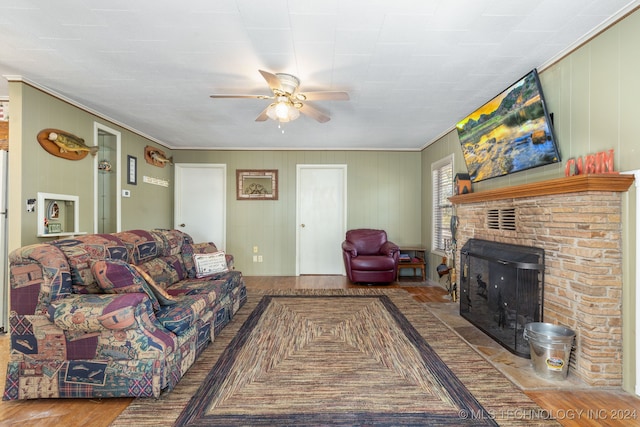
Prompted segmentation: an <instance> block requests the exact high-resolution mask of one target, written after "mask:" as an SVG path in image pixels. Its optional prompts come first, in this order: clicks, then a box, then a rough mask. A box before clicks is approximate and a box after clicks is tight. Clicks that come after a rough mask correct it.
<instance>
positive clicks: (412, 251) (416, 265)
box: [396, 246, 427, 282]
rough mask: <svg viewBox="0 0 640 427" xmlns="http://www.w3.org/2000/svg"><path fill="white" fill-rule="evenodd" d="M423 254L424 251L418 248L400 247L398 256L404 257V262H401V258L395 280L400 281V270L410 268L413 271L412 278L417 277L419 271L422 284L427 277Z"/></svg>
mask: <svg viewBox="0 0 640 427" xmlns="http://www.w3.org/2000/svg"><path fill="white" fill-rule="evenodd" d="M425 253H426V249H424V248H420V247H411V246H408V247H400V254H401V255H403V256H404V258H405V260H404V261H403V257H402V256H401V258H400V262H399V263H398V275H397V277H396V280H398V281H399V280H400V270H402V269H406V268H410V269H412V270H413V276H414V277H417V274H416V273H417V270H418V269H420V277H421V278H422V281H423V282H424V281H425V280H426V277H427V272H426V262H425V260H426V257H425Z"/></svg>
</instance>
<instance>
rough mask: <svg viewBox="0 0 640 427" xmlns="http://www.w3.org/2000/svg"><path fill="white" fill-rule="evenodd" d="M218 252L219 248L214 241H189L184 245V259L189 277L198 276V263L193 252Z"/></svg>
mask: <svg viewBox="0 0 640 427" xmlns="http://www.w3.org/2000/svg"><path fill="white" fill-rule="evenodd" d="M213 252H218V248H217V247H216V245H215V243H213V242H204V243H188V244H184V245H183V246H182V260H183V262H184V267H185V270H186V274H187V276H188V277H189V278H194V277H196V265H195V261H194V259H193V254H210V253H213Z"/></svg>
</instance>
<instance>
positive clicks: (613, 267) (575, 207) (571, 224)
mask: <svg viewBox="0 0 640 427" xmlns="http://www.w3.org/2000/svg"><path fill="white" fill-rule="evenodd" d="M633 179H634V177H633V176H629V175H617V174H607V175H578V176H572V177H567V178H559V179H553V180H549V181H544V182H538V183H532V184H524V185H519V186H514V187H507V188H502V189H497V190H488V191H483V192H477V193H470V194H464V195H458V196H454V197H452V198H451V199H450V200H451V202H452V203H453V204H454V205H455V207H456V215H457V216H458V219H459V225H458V230H457V243H458V245H457V247H458V250H460V248H462V247H463V246H464V245H465V243H466V242H467V240H469V239H483V240H489V241H494V242H501V243H508V244H514V245H522V246H536V247H540V248H542V249H543V250H544V251H545V272H544V277H545V283H544V305H543V306H544V313H543V315H544V321H545V322H549V323H555V324H560V325H563V326H566V327H568V328H570V329H573V330H574V331H575V332H576V344H575V347H574V350H573V352H572V356H571V362H570V368H569V369H570V374H573V375H577V376H578V377H580V378H581V379H582V380H583V381H584V382H585V383H587V384H589V385H592V386H620V385H621V384H622V312H621V309H622V236H621V229H622V223H621V217H622V215H621V212H622V194H621V193H622V192H625V191H627V190H628V188H629V186H630V185H631V184H632V183H633ZM456 259H457V260H458V261H459V260H460V253H458V254H456Z"/></svg>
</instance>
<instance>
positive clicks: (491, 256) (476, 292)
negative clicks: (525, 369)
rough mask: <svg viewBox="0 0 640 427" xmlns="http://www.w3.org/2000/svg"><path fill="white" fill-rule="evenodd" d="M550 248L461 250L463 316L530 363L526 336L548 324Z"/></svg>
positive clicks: (473, 243)
mask: <svg viewBox="0 0 640 427" xmlns="http://www.w3.org/2000/svg"><path fill="white" fill-rule="evenodd" d="M543 300H544V249H541V248H537V247H533V246H520V245H512V244H507V243H499V242H491V241H488V240H480V239H469V240H468V241H467V243H466V244H465V245H464V246H463V247H462V249H461V250H460V315H461V316H462V317H464V318H465V319H467V320H468V321H470V322H471V323H472V324H473V325H475V326H476V327H478V328H479V329H480V330H482V331H483V332H484V333H486V334H487V335H489V336H490V337H491V338H493V339H494V340H496V341H497V342H498V343H500V344H501V345H502V346H503V347H504V348H506V349H507V350H509V351H510V352H512V353H514V354H516V355H518V356H522V357H527V358H530V357H531V356H530V354H529V343H528V342H526V341H524V338H523V332H524V328H525V326H526V324H527V323H530V322H542V321H543V318H542V313H543Z"/></svg>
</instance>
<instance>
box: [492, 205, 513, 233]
mask: <svg viewBox="0 0 640 427" xmlns="http://www.w3.org/2000/svg"><path fill="white" fill-rule="evenodd" d="M487 227H488V228H489V229H490V230H511V231H514V230H515V229H516V209H515V208H505V209H489V210H488V211H487Z"/></svg>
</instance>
